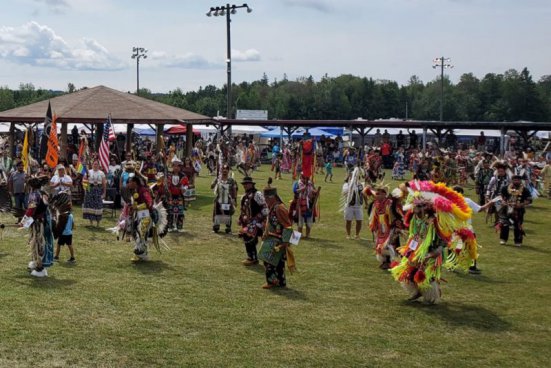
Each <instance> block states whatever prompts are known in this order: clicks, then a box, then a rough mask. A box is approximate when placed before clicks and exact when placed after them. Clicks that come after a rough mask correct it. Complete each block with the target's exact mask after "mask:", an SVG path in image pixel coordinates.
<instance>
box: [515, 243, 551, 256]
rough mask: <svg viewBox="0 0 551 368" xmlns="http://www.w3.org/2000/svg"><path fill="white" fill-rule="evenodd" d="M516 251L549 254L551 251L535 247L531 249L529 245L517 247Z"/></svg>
mask: <svg viewBox="0 0 551 368" xmlns="http://www.w3.org/2000/svg"><path fill="white" fill-rule="evenodd" d="M518 249H519V250H520V251H521V252H523V251H528V252H535V253H543V254H551V250H549V249H541V248H536V247H533V246H531V245H526V244H523V245H522V246H521V247H518Z"/></svg>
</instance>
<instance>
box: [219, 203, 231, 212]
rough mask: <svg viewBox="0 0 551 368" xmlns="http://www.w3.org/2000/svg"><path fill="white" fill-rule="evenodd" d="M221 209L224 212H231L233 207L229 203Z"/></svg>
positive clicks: (222, 205)
mask: <svg viewBox="0 0 551 368" xmlns="http://www.w3.org/2000/svg"><path fill="white" fill-rule="evenodd" d="M220 207H222V211H229V210H230V209H231V205H230V204H229V203H224V204H221V205H220Z"/></svg>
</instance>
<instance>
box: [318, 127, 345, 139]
mask: <svg viewBox="0 0 551 368" xmlns="http://www.w3.org/2000/svg"><path fill="white" fill-rule="evenodd" d="M320 129H321V130H323V131H325V132H327V133H330V134H333V135H336V136H339V137H341V136H343V135H344V128H337V127H323V128H320Z"/></svg>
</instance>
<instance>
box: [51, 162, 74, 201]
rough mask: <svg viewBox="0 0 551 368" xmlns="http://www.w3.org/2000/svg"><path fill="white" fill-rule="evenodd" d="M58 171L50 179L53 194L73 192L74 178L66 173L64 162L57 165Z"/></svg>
mask: <svg viewBox="0 0 551 368" xmlns="http://www.w3.org/2000/svg"><path fill="white" fill-rule="evenodd" d="M56 171H57V173H56V174H55V175H54V176H52V178H51V179H50V189H51V190H52V196H54V195H56V194H58V193H60V192H67V193H69V194H71V188H72V187H73V179H71V177H70V176H69V175H67V174H66V173H65V166H63V165H62V164H59V165H57V168H56Z"/></svg>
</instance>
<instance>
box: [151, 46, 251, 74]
mask: <svg viewBox="0 0 551 368" xmlns="http://www.w3.org/2000/svg"><path fill="white" fill-rule="evenodd" d="M148 58H149V60H151V61H152V62H154V63H156V64H157V65H159V66H161V67H166V68H180V69H202V70H206V69H222V68H224V67H225V65H226V64H225V61H224V62H222V61H220V62H216V61H210V60H208V59H206V58H205V57H203V56H201V55H197V54H195V53H187V54H185V55H171V54H168V53H166V52H165V51H151V52H150V53H149V54H148ZM232 61H235V62H247V61H260V52H259V51H258V50H255V49H248V50H245V51H239V50H233V49H232Z"/></svg>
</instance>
